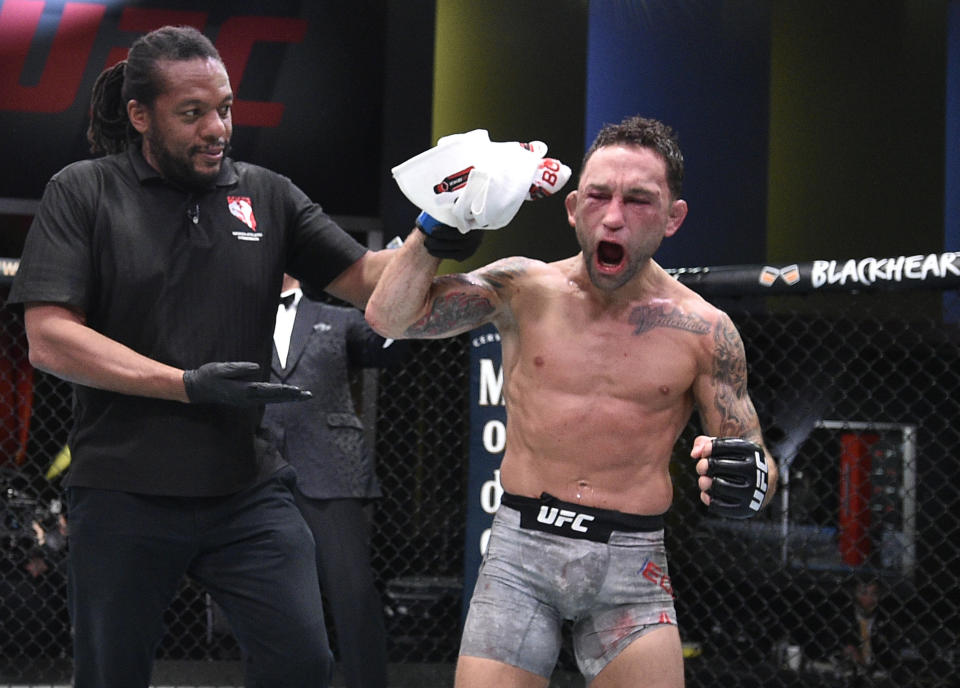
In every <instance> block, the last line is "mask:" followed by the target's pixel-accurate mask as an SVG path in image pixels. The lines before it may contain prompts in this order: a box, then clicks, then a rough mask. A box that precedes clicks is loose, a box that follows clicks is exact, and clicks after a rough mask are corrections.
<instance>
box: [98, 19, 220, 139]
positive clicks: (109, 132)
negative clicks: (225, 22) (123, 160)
mask: <svg viewBox="0 0 960 688" xmlns="http://www.w3.org/2000/svg"><path fill="white" fill-rule="evenodd" d="M198 57H199V58H212V59H215V60H220V54H219V53H218V52H217V49H216V48H215V47H214V46H213V43H211V42H210V39H208V38H207V37H206V36H204V35H203V34H202V33H200V32H199V31H198V30H197V29H195V28H193V27H192V26H164V27H162V28H159V29H156V30H155V31H151V32H150V33H148V34H145V35H143V36H141V37H140V38H138V39H137V40H135V41H134V42H133V45H131V46H130V53H129V54H128V55H127V59H126V60H123V61H121V62H118V63H117V64H115V65H113V66H112V67H108V68H107V69H105V70H104V71H103V72H101V73H100V76H98V77H97V81H96V83H94V85H93V93H92V95H91V100H90V126H89V127H88V128H87V141H89V143H90V152H91V153H93V154H94V155H109V154H112V153H119V152H120V151H123V150H125V149H126V148H127V146H128V145H130V144H131V143H135V142H138V141H139V139H140V134H139V133H138V132H137V131H136V129H134V128H133V126H132V125H131V124H130V120H129V119H128V117H127V102H128V101H130V100H136V101H137V102H139V103H142V104H143V105H145V106H147V107H151V106H152V105H153V103H154V101H155V100H156V98H157V96H158V95H160V93H162V92H163V89H164V87H165V84H164V83H163V80H162V79H161V77H160V74H159V72H158V70H157V63H158V62H159V61H161V60H169V61H180V60H192V59H195V58H198Z"/></svg>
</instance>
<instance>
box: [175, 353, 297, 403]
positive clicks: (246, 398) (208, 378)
mask: <svg viewBox="0 0 960 688" xmlns="http://www.w3.org/2000/svg"><path fill="white" fill-rule="evenodd" d="M259 372H260V366H259V365H258V364H256V363H249V362H247V361H233V362H228V363H204V364H203V365H202V366H200V367H199V368H195V369H193V370H185V371H183V386H184V387H185V388H186V390H187V398H188V399H190V403H191V404H228V405H230V406H256V405H258V404H272V403H276V402H280V401H304V400H306V399H309V398H310V397H312V396H313V395H312V394H311V393H310V392H308V391H307V390H305V389H300V388H299V387H295V386H294V385H281V384H275V383H272V382H259V381H257V380H251V379H250V378H252V377H254V376H255V375H256V374H257V373H259Z"/></svg>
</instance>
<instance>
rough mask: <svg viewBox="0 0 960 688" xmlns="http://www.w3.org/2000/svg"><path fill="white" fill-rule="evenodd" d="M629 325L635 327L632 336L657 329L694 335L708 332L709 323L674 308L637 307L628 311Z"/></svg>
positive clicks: (694, 314) (692, 314)
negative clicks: (683, 331) (667, 329)
mask: <svg viewBox="0 0 960 688" xmlns="http://www.w3.org/2000/svg"><path fill="white" fill-rule="evenodd" d="M629 323H630V324H631V325H635V326H636V327H635V328H634V330H633V333H634V334H643V333H644V332H649V331H650V330H652V329H654V328H657V327H669V328H672V329H675V330H685V331H686V332H693V333H694V334H707V333H708V332H710V323H708V322H707V321H706V320H704V319H703V318H701V317H700V316H699V315H697V314H696V313H684V312H683V311H682V310H680V309H679V308H677V307H676V306H674V307H673V308H670V307H668V306H637V307H636V308H634V309H633V310H632V311H630V317H629Z"/></svg>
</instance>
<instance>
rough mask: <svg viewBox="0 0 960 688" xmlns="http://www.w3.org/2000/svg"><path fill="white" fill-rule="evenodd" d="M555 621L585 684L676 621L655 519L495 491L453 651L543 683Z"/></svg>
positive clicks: (554, 653) (556, 650) (555, 637)
mask: <svg viewBox="0 0 960 688" xmlns="http://www.w3.org/2000/svg"><path fill="white" fill-rule="evenodd" d="M564 619H571V620H572V621H573V622H574V625H573V647H574V653H575V656H576V660H577V666H578V668H579V669H580V671H581V672H582V673H583V675H584V676H585V677H586V680H587V684H589V683H590V682H591V681H593V679H594V678H596V676H597V674H599V673H600V670H601V669H603V668H604V667H605V666H606V665H607V664H608V663H610V662H611V661H612V660H613V659H614V658H615V657H616V656H617V655H619V654H620V653H621V652H622V651H623V650H624V649H625V648H626V647H627V646H628V645H629V644H630V643H631V642H633V641H634V640H636V639H637V638H639V637H640V636H642V635H644V634H645V633H647V632H649V631H651V630H654V629H655V628H657V627H659V626H660V625H662V624H672V625H676V623H677V617H676V612H675V610H674V607H673V589H672V587H671V585H670V577H669V576H668V575H667V559H666V550H665V548H664V544H663V519H662V517H660V516H639V515H631V514H623V513H621V512H617V511H606V510H603V509H588V508H586V507H583V506H580V505H577V504H570V503H567V502H561V501H559V500H557V499H556V498H554V497H551V496H550V495H547V494H546V493H544V495H542V497H541V498H540V499H533V498H529V497H517V496H516V495H510V494H504V495H503V499H502V500H501V506H500V509H499V510H498V511H497V513H496V515H495V516H494V519H493V527H492V531H491V534H490V540H489V543H488V545H487V551H486V553H485V554H484V557H483V562H482V563H481V565H480V571H479V574H478V577H477V584H476V587H475V588H474V592H473V597H472V599H471V601H470V610H469V612H468V613H467V620H466V623H465V625H464V630H463V637H462V640H461V644H460V654H461V655H468V656H472V657H483V658H486V659H492V660H496V661H498V662H503V663H505V664H510V665H512V666H515V667H519V668H521V669H525V670H527V671H530V672H532V673H535V674H538V675H540V676H543V677H545V678H549V677H550V675H551V674H552V673H553V670H554V667H555V666H556V663H557V659H558V657H559V655H560V646H561V627H562V624H563V620H564Z"/></svg>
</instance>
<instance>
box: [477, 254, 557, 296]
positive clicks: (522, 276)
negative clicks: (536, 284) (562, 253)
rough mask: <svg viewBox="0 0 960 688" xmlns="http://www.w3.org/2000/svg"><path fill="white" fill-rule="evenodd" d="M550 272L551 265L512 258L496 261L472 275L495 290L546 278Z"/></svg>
mask: <svg viewBox="0 0 960 688" xmlns="http://www.w3.org/2000/svg"><path fill="white" fill-rule="evenodd" d="M549 271H550V264H549V263H544V262H543V261H541V260H536V259H533V258H526V257H524V256H511V257H510V258H501V259H500V260H496V261H494V262H492V263H490V264H488V265H485V266H484V267H482V268H479V269H477V270H474V271H473V273H471V274H472V275H474V276H476V277H478V278H480V279H482V280H484V281H485V282H487V283H489V284H490V286H492V287H494V288H495V289H501V288H504V287H508V286H511V285H517V284H520V283H529V281H530V280H536V279H538V278H542V277H546V275H547V274H549Z"/></svg>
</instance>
